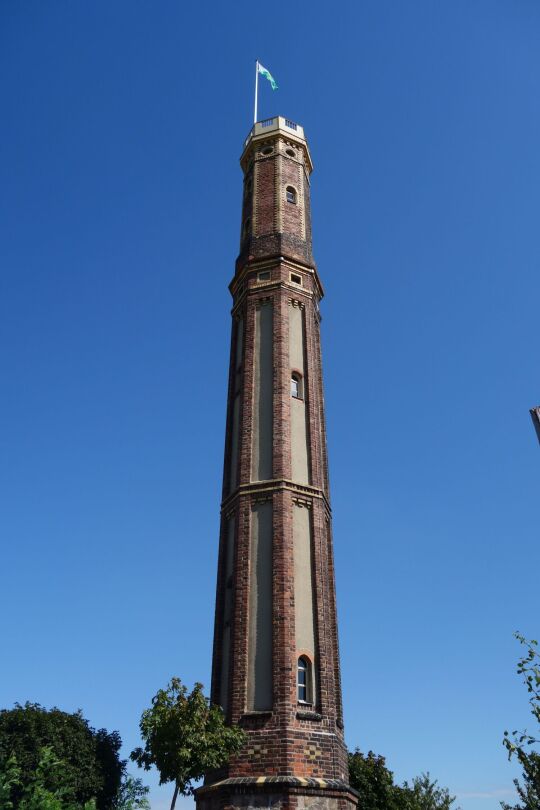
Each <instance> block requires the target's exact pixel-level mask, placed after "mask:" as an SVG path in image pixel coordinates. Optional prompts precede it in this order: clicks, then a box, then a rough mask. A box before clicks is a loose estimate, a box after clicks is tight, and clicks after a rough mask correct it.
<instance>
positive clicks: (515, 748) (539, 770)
mask: <svg viewBox="0 0 540 810" xmlns="http://www.w3.org/2000/svg"><path fill="white" fill-rule="evenodd" d="M514 635H515V637H516V638H517V640H518V641H519V642H520V643H521V644H523V646H524V647H525V649H526V652H525V654H524V655H523V657H522V658H520V659H519V661H518V664H517V673H518V675H522V676H523V683H524V684H525V686H526V687H527V692H528V694H529V705H530V707H531V714H532V716H533V717H534V719H535V721H536V725H537V726H538V728H539V729H540V652H539V650H538V642H537V641H535V640H534V639H531V640H530V641H528V640H527V639H526V638H525V637H524V636H522V635H521V634H520V633H515V634H514ZM538 733H539V732H536V735H532V734H529V733H528V732H527V731H518V730H517V729H515V730H514V731H512V733H511V734H510V733H509V732H508V731H505V732H504V739H503V745H504V746H505V747H506V750H507V751H508V759H511V758H512V757H514V756H515V757H516V759H517V760H518V762H519V764H520V765H521V767H522V768H523V781H522V782H520V781H519V780H518V779H514V785H515V786H516V790H517V794H518V797H519V802H518V803H517V804H515V805H509V804H506V803H505V802H501V806H502V807H503V809H504V810H540V754H539V753H538V752H536V751H533V750H531V746H533V745H537V744H538V743H539V742H540V740H539V738H538Z"/></svg>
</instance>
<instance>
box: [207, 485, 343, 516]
mask: <svg viewBox="0 0 540 810" xmlns="http://www.w3.org/2000/svg"><path fill="white" fill-rule="evenodd" d="M283 490H288V491H289V492H293V493H294V494H295V495H296V496H297V497H298V499H299V500H300V501H302V502H304V501H306V500H309V499H313V498H318V499H320V500H322V501H323V503H324V505H325V507H326V510H327V512H328V514H331V512H332V510H331V507H330V502H329V501H328V498H327V497H326V495H325V493H324V490H322V489H320V488H319V487H312V486H311V485H310V484H299V483H297V482H296V481H290V480H288V479H287V478H273V479H271V480H268V481H251V482H250V483H249V484H240V485H239V486H238V487H237V488H236V489H235V490H234V492H232V493H231V494H230V495H228V496H227V498H225V499H224V500H223V502H222V504H221V509H222V511H224V512H229V511H230V510H231V507H232V505H233V503H234V502H235V501H236V500H237V499H238V498H240V497H241V496H242V495H254V496H260V497H269V496H271V495H272V493H274V492H281V491H283Z"/></svg>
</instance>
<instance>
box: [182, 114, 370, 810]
mask: <svg viewBox="0 0 540 810" xmlns="http://www.w3.org/2000/svg"><path fill="white" fill-rule="evenodd" d="M241 165H242V168H243V171H244V194H243V204H242V225H241V240H240V242H241V243H240V254H239V257H238V259H237V262H236V273H235V276H234V278H233V280H232V282H231V285H230V290H231V294H232V297H233V309H232V314H233V320H232V340H231V355H230V357H231V361H230V375H229V390H228V407H227V429H226V441H225V463H224V477H223V503H222V519H221V533H220V551H219V560H218V578H217V591H216V616H215V633H214V650H213V669H212V700H213V701H214V702H216V703H219V702H220V700H221V696H222V695H223V682H225V683H226V685H227V690H226V693H227V695H228V699H227V705H226V706H225V707H224V708H225V710H226V714H227V718H228V720H229V721H230V722H232V723H238V724H239V725H240V726H241V727H242V728H243V729H244V730H245V731H246V732H247V734H248V743H247V745H246V746H245V747H244V749H243V750H242V751H241V752H240V754H239V755H238V756H237V757H236V758H234V760H232V761H231V762H230V763H229V765H228V767H226V768H224V769H223V770H222V771H220V772H219V773H218V772H214V773H211V774H208V775H207V778H206V782H205V786H204V787H203V788H201V789H199V791H198V792H197V804H198V806H199V810H225V808H229V807H230V808H231V809H232V808H241V807H245V808H246V810H247V808H251V807H253V808H256V807H270V806H272V807H274V806H275V807H276V808H284V809H285V808H291V809H292V808H298V810H307V808H308V807H312V806H313V808H314V810H315V805H316V807H317V810H319V808H321V810H352V808H354V806H355V804H356V796H355V794H354V791H351V789H350V788H349V786H348V771H347V752H346V747H345V743H344V737H343V712H342V702H341V685H340V672H339V651H338V635H337V618H336V599H335V585H334V563H333V554H332V534H331V513H330V496H329V489H328V460H327V450H326V428H325V417H324V398H323V384H322V368H321V343H320V320H321V319H320V314H319V302H320V300H321V298H322V296H323V291H322V286H321V283H320V280H319V277H318V273H317V269H316V266H315V263H314V261H313V256H312V246H311V211H310V186H309V173H310V170H311V160H310V158H309V153H308V151H307V144H306V143H305V141H304V140H303V138H300V137H298V138H294V137H293V136H292V135H291V134H290V133H286V132H285V131H284V130H282V129H277V130H275V131H273V132H271V133H269V134H268V136H258V137H251V138H250V139H248V142H247V144H246V147H245V150H244V154H243V155H242V159H241ZM288 186H291V187H292V188H293V189H294V190H295V193H296V202H295V203H291V202H288V201H287V196H286V188H287V187H288ZM291 276H295V277H296V279H298V277H299V278H300V280H301V284H298V283H297V282H295V280H294V279H292V278H291ZM265 304H269V305H271V306H272V313H273V317H272V324H273V326H272V328H273V335H272V340H273V344H272V388H273V425H272V430H273V455H272V478H271V479H270V480H266V481H253V480H251V476H252V460H251V453H252V446H253V442H252V433H253V430H254V424H255V423H254V414H253V407H254V362H255V313H256V311H257V308H258V307H261V306H263V305H265ZM292 306H295V307H300V308H301V310H302V313H303V319H304V320H303V323H304V340H305V344H304V355H305V359H304V363H305V365H304V371H305V373H304V380H303V384H304V403H305V408H306V432H307V437H308V438H307V441H308V447H307V450H308V463H309V468H310V469H309V481H310V483H309V484H306V483H305V482H304V483H299V482H295V481H293V480H291V479H292V466H291V391H290V385H291V368H290V365H289V362H290V361H289V318H290V309H291V307H292ZM239 325H240V326H241V328H242V332H243V334H242V335H241V336H240V335H239V328H240V326H239ZM239 340H240V341H241V343H240V344H239V345H241V346H242V354H241V364H240V366H239V365H238V351H237V344H238V341H239ZM238 397H239V406H238V404H237V406H236V407H237V410H238V407H239V419H238V435H237V452H236V455H235V456H233V438H232V433H233V419H234V416H233V414H234V401H235V398H238ZM232 458H236V459H237V461H236V465H235V466H236V470H235V475H233V476H231V459H232ZM261 501H266V502H268V501H269V502H271V504H272V534H273V545H272V576H273V580H272V581H273V584H272V650H273V655H272V673H271V676H272V707H271V709H270V710H268V711H261V712H247V711H246V706H247V677H248V629H249V605H250V593H249V588H250V565H251V564H252V561H251V560H250V549H251V542H250V532H251V522H252V519H253V518H252V512H253V507H254V504H257V503H260V502H261ZM298 508H302V509H306V508H307V509H308V510H309V516H310V521H311V531H312V568H313V600H314V633H315V650H316V653H315V662H314V665H315V683H316V690H315V692H316V694H315V695H314V702H313V704H312V705H306V704H301V703H299V702H298V700H297V686H296V679H297V666H296V665H297V655H298V651H297V649H296V635H295V604H294V601H295V583H294V571H295V567H294V557H293V553H294V544H293V510H294V509H298ZM232 519H233V520H234V538H233V568H232V570H233V574H232V577H231V576H229V575H228V573H227V542H230V531H229V522H230V521H231V520H232ZM229 565H230V563H229ZM229 571H230V568H229ZM226 602H227V604H228V605H229V608H228V613H227V616H228V617H227V618H225V604H226ZM231 605H232V608H231V607H230V606H231ZM225 637H226V638H227V639H228V642H227V643H228V645H229V646H228V652H227V653H225V652H224V639H225ZM225 670H227V671H225ZM236 780H241V781H236ZM276 780H277V781H276Z"/></svg>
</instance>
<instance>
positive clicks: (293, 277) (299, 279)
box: [291, 273, 302, 285]
mask: <svg viewBox="0 0 540 810" xmlns="http://www.w3.org/2000/svg"><path fill="white" fill-rule="evenodd" d="M291 281H292V282H293V284H300V285H302V276H297V275H295V274H294V273H291Z"/></svg>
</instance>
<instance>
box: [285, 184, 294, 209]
mask: <svg viewBox="0 0 540 810" xmlns="http://www.w3.org/2000/svg"><path fill="white" fill-rule="evenodd" d="M287 202H290V203H293V204H294V205H296V190H295V189H294V188H293V187H292V186H287Z"/></svg>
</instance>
